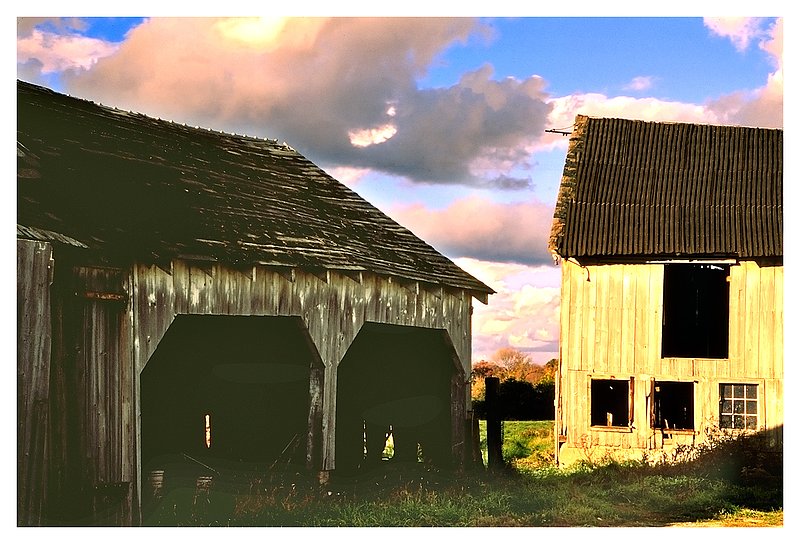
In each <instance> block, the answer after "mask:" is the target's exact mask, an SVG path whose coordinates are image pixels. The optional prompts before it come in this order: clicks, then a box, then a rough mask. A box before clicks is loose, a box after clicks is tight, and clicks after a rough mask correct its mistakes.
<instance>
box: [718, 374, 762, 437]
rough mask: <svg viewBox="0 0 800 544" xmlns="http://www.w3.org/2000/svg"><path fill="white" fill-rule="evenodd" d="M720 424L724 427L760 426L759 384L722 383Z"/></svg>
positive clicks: (748, 427)
mask: <svg viewBox="0 0 800 544" xmlns="http://www.w3.org/2000/svg"><path fill="white" fill-rule="evenodd" d="M719 426H720V428H722V429H752V430H755V429H757V428H758V386H757V385H755V384H744V383H722V384H720V386H719Z"/></svg>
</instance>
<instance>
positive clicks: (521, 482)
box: [146, 422, 783, 527]
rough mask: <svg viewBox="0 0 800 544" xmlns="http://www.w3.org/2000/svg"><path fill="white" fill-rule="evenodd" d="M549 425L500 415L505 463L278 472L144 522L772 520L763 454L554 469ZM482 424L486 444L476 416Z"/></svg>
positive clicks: (775, 520)
mask: <svg viewBox="0 0 800 544" xmlns="http://www.w3.org/2000/svg"><path fill="white" fill-rule="evenodd" d="M551 429H552V422H506V423H505V425H504V437H505V443H504V447H503V451H504V458H505V459H506V461H507V468H506V469H504V470H499V471H489V470H486V469H475V470H470V471H467V472H466V473H463V474H454V473H449V472H443V471H438V470H436V469H434V468H432V467H429V466H426V465H423V464H421V463H417V464H413V465H410V466H408V465H407V466H397V465H395V464H393V463H392V462H384V463H383V464H382V465H383V466H382V468H381V469H378V470H376V471H374V472H372V473H368V474H363V475H361V476H359V477H358V478H352V479H345V478H336V477H334V478H332V480H331V481H330V482H329V483H328V485H326V486H324V487H320V486H319V485H317V483H316V481H313V480H312V479H311V477H310V476H303V475H302V474H300V473H285V474H281V475H279V476H278V475H273V477H272V478H271V479H268V480H267V479H264V481H261V480H259V481H256V482H254V483H253V484H252V485H251V486H250V487H249V488H248V489H246V490H232V489H227V490H226V489H223V488H217V489H214V490H212V493H211V495H210V496H209V497H208V500H207V501H206V502H205V503H202V504H201V506H202V509H198V507H197V505H195V506H194V507H192V506H191V505H189V506H188V507H187V506H184V507H183V508H178V507H177V505H175V504H171V503H170V501H168V500H167V501H165V502H162V504H161V505H160V508H159V509H158V510H157V511H156V512H155V513H154V514H153V515H151V516H150V517H149V519H148V520H146V522H147V523H148V524H154V525H233V526H273V527H274V526H303V527H316V526H322V527H330V526H347V527H403V526H410V527H432V526H437V527H480V526H508V527H511V526H523V527H580V526H630V527H634V526H644V527H653V526H663V525H673V524H685V523H692V522H698V521H699V522H703V523H709V522H713V523H717V524H722V525H754V524H755V525H780V524H782V520H783V514H782V505H783V493H782V472H781V470H780V467H778V466H774V465H769V466H768V465H764V464H763V463H762V464H761V465H763V466H760V467H756V468H748V467H747V463H746V462H745V463H744V464H742V460H741V459H737V458H736V457H737V456H736V455H735V454H734V453H733V452H736V451H739V450H736V449H732V448H734V447H735V446H736V445H735V444H719V445H717V446H716V447H715V448H714V449H713V450H712V449H709V450H708V451H701V452H700V453H699V454H697V455H694V456H693V458H691V459H689V457H692V456H685V457H686V458H687V459H688V460H687V459H681V460H676V461H675V462H672V463H667V462H664V463H660V464H657V465H655V466H653V465H650V464H648V463H645V462H627V463H615V462H601V463H593V464H590V463H588V462H586V463H578V464H576V465H574V466H572V467H570V468H568V469H558V468H556V467H555V466H553V464H552V448H553V442H552V434H551V433H552V430H551ZM482 431H483V432H482V436H483V437H484V447H485V427H483V426H482ZM548 435H549V436H548ZM728 446H731V447H732V448H728ZM165 499H166V497H165ZM187 500H188V499H187ZM180 512H183V514H182V516H183V517H180V516H179V515H178V513H180ZM192 512H194V513H192ZM742 519H746V520H747V523H744V522H741V523H740V520H742Z"/></svg>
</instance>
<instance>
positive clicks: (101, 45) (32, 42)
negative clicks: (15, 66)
mask: <svg viewBox="0 0 800 544" xmlns="http://www.w3.org/2000/svg"><path fill="white" fill-rule="evenodd" d="M27 27H28V24H26V25H23V28H22V30H23V31H24V32H26V35H25V36H23V37H21V38H19V39H18V40H17V62H18V63H20V64H29V63H31V62H34V64H35V66H37V67H38V68H39V70H40V72H41V74H50V73H54V72H64V71H66V70H88V69H90V68H91V67H92V66H94V65H95V64H96V63H97V61H98V60H100V59H102V58H104V57H108V56H109V55H112V54H114V52H115V51H116V50H117V45H116V44H113V43H109V42H106V41H104V40H98V39H96V38H89V37H85V36H80V35H78V34H67V35H63V34H57V33H54V32H47V31H43V30H40V29H38V28H30V29H28V28H27Z"/></svg>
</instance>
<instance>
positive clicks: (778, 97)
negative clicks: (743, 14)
mask: <svg viewBox="0 0 800 544" xmlns="http://www.w3.org/2000/svg"><path fill="white" fill-rule="evenodd" d="M759 38H760V41H759V48H761V49H762V50H763V51H765V52H766V53H768V54H769V55H770V59H771V60H772V62H773V64H774V66H775V71H774V72H772V73H771V74H770V75H769V77H768V78H767V81H766V83H765V84H764V86H762V87H760V88H758V89H754V90H750V91H739V92H735V93H731V94H728V95H725V96H722V97H720V98H718V99H716V100H713V101H711V102H710V103H709V104H708V107H709V109H710V110H711V111H712V112H714V114H715V116H716V117H717V118H718V119H720V120H721V122H724V123H726V124H739V125H746V126H761V127H767V128H782V127H783V19H778V20H777V21H776V22H775V23H774V24H773V25H772V26H770V27H769V28H768V29H766V30H765V31H764V32H762V33H761V34H759Z"/></svg>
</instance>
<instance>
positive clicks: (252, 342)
mask: <svg viewBox="0 0 800 544" xmlns="http://www.w3.org/2000/svg"><path fill="white" fill-rule="evenodd" d="M321 368H322V363H321V361H320V360H319V355H318V354H317V353H316V350H315V349H314V347H313V344H312V343H311V340H310V338H309V337H308V332H307V330H306V328H305V325H304V323H303V321H302V319H301V318H299V317H250V316H247V317H240V316H209V315H205V316H200V315H181V316H178V317H176V318H175V321H174V322H173V323H172V325H171V326H170V327H169V329H168V330H167V332H166V334H165V335H164V338H163V339H162V340H161V342H160V343H159V345H158V348H157V349H156V351H155V353H154V354H153V356H152V357H151V359H150V360H149V362H148V363H147V366H146V367H145V369H144V371H143V372H142V375H141V432H142V440H141V448H142V449H141V454H142V479H143V493H145V494H146V493H147V489H148V483H149V482H148V478H150V476H151V472H152V471H157V473H158V472H160V471H164V473H163V478H164V480H165V481H166V482H169V481H170V480H171V479H172V480H174V477H175V476H176V475H177V474H179V473H187V474H190V475H191V477H194V476H196V475H197V474H201V473H202V474H205V475H207V476H213V477H215V479H219V478H222V475H225V477H226V478H233V479H237V478H238V479H240V480H242V479H246V478H248V477H250V476H251V475H252V474H254V473H255V471H263V470H264V469H265V468H268V467H274V466H276V465H278V464H279V465H282V466H284V467H285V466H298V467H302V466H303V465H305V464H306V460H307V459H306V458H307V453H308V450H307V445H308V443H309V433H310V429H309V420H310V418H309V408H310V406H309V398H310V397H309V381H310V376H312V375H314V374H315V373H319V372H321V371H320V370H319V369H321ZM215 481H216V480H215Z"/></svg>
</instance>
